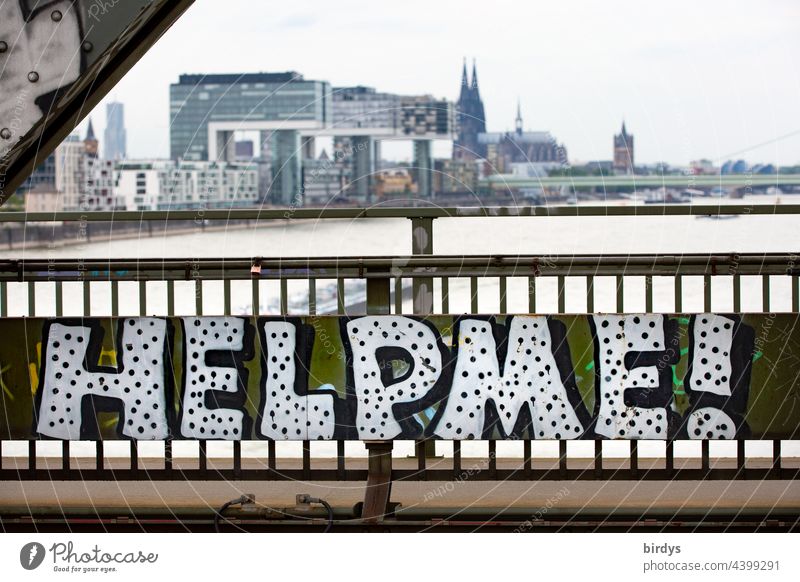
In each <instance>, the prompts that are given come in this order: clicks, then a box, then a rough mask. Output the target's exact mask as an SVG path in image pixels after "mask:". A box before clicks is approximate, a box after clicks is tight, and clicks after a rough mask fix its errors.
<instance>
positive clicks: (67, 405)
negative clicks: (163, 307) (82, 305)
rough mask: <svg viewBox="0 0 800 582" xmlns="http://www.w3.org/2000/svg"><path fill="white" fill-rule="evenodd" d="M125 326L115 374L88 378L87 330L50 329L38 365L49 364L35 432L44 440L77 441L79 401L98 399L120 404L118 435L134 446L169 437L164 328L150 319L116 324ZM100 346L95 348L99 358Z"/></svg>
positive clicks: (56, 326) (92, 374)
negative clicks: (144, 441)
mask: <svg viewBox="0 0 800 582" xmlns="http://www.w3.org/2000/svg"><path fill="white" fill-rule="evenodd" d="M119 322H120V325H123V326H124V328H123V332H122V346H121V352H119V353H117V361H118V364H120V365H121V371H120V372H119V373H101V372H89V371H88V370H87V369H86V368H85V367H84V365H83V363H84V361H85V358H86V352H87V350H88V348H89V342H90V341H91V340H92V339H95V340H96V339H97V338H92V337H91V328H89V327H85V326H71V325H70V326H67V325H62V324H59V323H53V324H51V325H50V331H49V333H48V335H47V344H46V345H45V346H44V349H43V350H42V359H43V360H44V361H46V362H47V364H46V366H45V373H44V385H43V388H42V390H43V392H42V399H41V406H40V408H39V417H38V424H37V430H38V432H39V433H41V434H43V435H46V436H48V437H52V438H57V439H63V440H78V439H79V438H80V428H81V422H82V418H81V400H82V399H83V397H84V396H89V395H97V396H105V397H110V398H118V399H119V400H120V401H121V402H122V404H123V407H124V412H123V415H122V422H123V426H122V427H121V432H122V434H123V435H125V436H126V437H130V438H134V439H137V440H162V439H165V438H167V436H168V435H169V426H168V424H167V418H166V412H167V403H166V397H165V391H164V380H165V372H164V361H163V358H164V343H165V342H166V331H167V322H166V321H165V320H163V319H157V318H153V317H136V318H127V319H121V320H119ZM100 347H101V346H93V348H94V350H93V351H96V352H97V353H99V352H100Z"/></svg>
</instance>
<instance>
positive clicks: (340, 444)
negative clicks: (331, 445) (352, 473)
mask: <svg viewBox="0 0 800 582" xmlns="http://www.w3.org/2000/svg"><path fill="white" fill-rule="evenodd" d="M344 455H345V448H344V441H343V440H338V441H336V476H337V478H338V479H339V480H340V481H341V480H343V479H344V476H345V469H346V467H345V456H344Z"/></svg>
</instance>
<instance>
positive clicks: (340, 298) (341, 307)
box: [336, 277, 347, 315]
mask: <svg viewBox="0 0 800 582" xmlns="http://www.w3.org/2000/svg"><path fill="white" fill-rule="evenodd" d="M345 305H347V304H346V303H345V297H344V279H342V278H341V277H339V278H337V279H336V311H337V313H338V314H339V315H344V313H345Z"/></svg>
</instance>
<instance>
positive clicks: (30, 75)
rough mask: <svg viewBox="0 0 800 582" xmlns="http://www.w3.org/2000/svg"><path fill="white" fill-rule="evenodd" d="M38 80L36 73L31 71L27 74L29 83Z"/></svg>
mask: <svg viewBox="0 0 800 582" xmlns="http://www.w3.org/2000/svg"><path fill="white" fill-rule="evenodd" d="M38 80H39V73H37V72H36V71H31V72H30V73H28V81H30V82H31V83H35V82H36V81H38Z"/></svg>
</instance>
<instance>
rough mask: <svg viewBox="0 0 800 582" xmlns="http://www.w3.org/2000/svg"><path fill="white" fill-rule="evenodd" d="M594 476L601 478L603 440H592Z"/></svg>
mask: <svg viewBox="0 0 800 582" xmlns="http://www.w3.org/2000/svg"><path fill="white" fill-rule="evenodd" d="M594 476H595V477H597V478H598V479H602V478H603V441H601V440H599V439H598V440H596V441H594Z"/></svg>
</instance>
